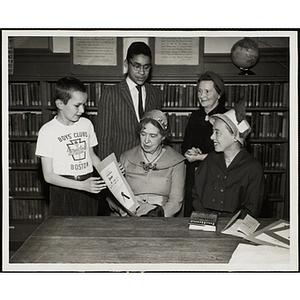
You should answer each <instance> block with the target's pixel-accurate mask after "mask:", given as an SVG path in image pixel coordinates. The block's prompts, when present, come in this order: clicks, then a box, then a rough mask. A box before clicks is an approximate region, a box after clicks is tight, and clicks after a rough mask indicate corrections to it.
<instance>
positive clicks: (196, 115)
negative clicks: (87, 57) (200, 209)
mask: <svg viewBox="0 0 300 300" xmlns="http://www.w3.org/2000/svg"><path fill="white" fill-rule="evenodd" d="M197 87H198V99H199V103H200V108H199V110H197V111H194V112H193V113H192V114H191V117H190V119H189V122H188V124H187V126H186V130H185V135H184V140H183V143H182V153H183V154H184V156H185V157H186V158H187V170H186V183H185V204H184V216H185V217H189V216H190V214H191V212H192V210H193V207H192V189H193V185H194V183H195V171H196V169H197V168H198V167H199V165H200V163H201V162H202V161H203V160H204V159H205V157H206V156H207V153H209V152H211V151H213V150H214V147H213V142H212V140H211V139H210V136H211V135H212V125H211V123H210V122H209V117H210V116H211V115H213V114H216V113H224V112H226V111H227V109H226V108H225V107H224V106H223V104H222V101H221V99H222V96H223V94H224V91H225V87H224V82H223V79H222V78H221V77H220V76H219V75H218V74H216V73H214V72H212V71H207V72H206V73H205V74H203V75H201V76H200V78H199V80H198V86H197Z"/></svg>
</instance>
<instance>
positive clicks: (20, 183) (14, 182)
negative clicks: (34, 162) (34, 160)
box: [9, 170, 44, 196]
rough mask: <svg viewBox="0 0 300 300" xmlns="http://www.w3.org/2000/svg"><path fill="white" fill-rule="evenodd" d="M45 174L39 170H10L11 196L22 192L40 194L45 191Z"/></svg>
mask: <svg viewBox="0 0 300 300" xmlns="http://www.w3.org/2000/svg"><path fill="white" fill-rule="evenodd" d="M42 178H43V175H42V174H41V173H40V172H38V171H27V170H10V171H9V192H10V195H11V196H17V195H18V194H20V193H22V194H23V193H27V194H34V195H40V194H42V193H43V192H44V186H43V182H42Z"/></svg>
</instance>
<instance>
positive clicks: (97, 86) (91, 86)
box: [44, 82, 115, 107]
mask: <svg viewBox="0 0 300 300" xmlns="http://www.w3.org/2000/svg"><path fill="white" fill-rule="evenodd" d="M113 84H115V83H103V82H90V83H88V82H85V83H84V85H85V87H86V91H87V94H88V97H87V102H86V105H87V106H89V107H95V106H98V102H99V100H100V97H101V94H102V93H103V91H104V90H105V89H106V88H107V87H108V86H110V85H113ZM44 87H45V94H46V103H47V106H54V100H55V99H54V95H55V82H44Z"/></svg>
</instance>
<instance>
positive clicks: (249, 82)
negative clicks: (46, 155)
mask: <svg viewBox="0 0 300 300" xmlns="http://www.w3.org/2000/svg"><path fill="white" fill-rule="evenodd" d="M152 42H153V41H152V40H151V43H152ZM119 44H121V43H120V42H118V45H119ZM200 45H202V46H203V44H202V41H201V39H200ZM201 49H202V48H201ZM271 56H272V57H271ZM274 57H275V58H276V59H274ZM71 62H72V58H71V55H70V54H53V53H52V52H50V51H45V50H44V51H41V50H40V51H38V50H36V51H32V50H31V51H28V50H18V51H15V62H14V64H15V70H14V75H11V76H10V78H9V86H10V90H9V96H10V97H9V101H10V102H9V153H10V159H9V163H10V168H9V177H10V185H9V189H10V219H12V220H13V219H43V218H45V217H46V216H47V215H48V206H49V202H48V194H49V193H48V185H47V184H46V183H45V182H44V180H43V176H42V171H41V164H40V161H39V160H38V159H37V158H36V157H35V156H34V150H35V144H36V139H37V132H38V130H39V128H40V126H41V125H43V124H44V123H46V122H48V121H49V120H50V119H51V118H52V117H53V115H54V114H55V111H56V110H55V107H54V105H53V103H51V101H49V99H51V94H52V90H53V84H54V83H55V82H56V81H57V80H58V79H59V78H61V77H63V76H75V77H77V78H79V79H80V80H82V81H83V82H84V83H85V84H86V85H87V87H88V91H89V102H88V105H87V108H86V113H87V115H88V116H89V117H90V118H91V120H92V121H93V122H94V118H95V117H96V113H97V102H98V99H99V97H100V95H101V92H102V91H103V89H104V88H105V86H106V85H109V84H115V83H117V82H119V81H120V80H121V79H122V78H123V75H122V74H120V73H116V74H109V75H108V76H107V77H105V73H101V72H100V73H99V69H97V70H93V71H92V72H91V73H88V72H87V70H84V72H83V73H82V74H80V69H79V70H78V69H76V72H75V73H74V68H73V66H72V63H71ZM282 62H283V63H284V64H285V65H287V66H288V50H287V49H285V50H284V51H283V50H278V51H272V52H270V51H269V50H268V51H265V52H264V51H262V53H261V58H260V62H259V64H258V65H257V66H255V67H254V68H253V71H254V72H255V73H256V74H257V75H251V76H239V75H238V73H239V70H238V69H237V68H236V67H234V66H233V64H232V63H231V60H230V56H229V55H204V54H203V51H202V52H201V65H199V67H198V69H197V71H195V73H188V72H186V70H185V71H184V72H182V74H180V70H181V69H182V70H183V69H184V67H181V69H177V71H178V72H177V71H176V72H177V73H174V72H171V71H168V70H167V71H168V72H167V73H166V69H163V68H162V66H160V69H161V70H165V71H164V72H163V71H161V70H160V72H158V71H156V72H153V75H152V77H151V78H150V82H151V83H152V84H154V85H157V87H158V88H159V89H160V91H161V97H162V99H163V103H164V105H163V111H165V112H166V113H167V114H168V116H169V120H170V123H171V126H172V134H171V135H172V138H171V145H172V146H173V147H174V148H175V149H176V150H178V151H179V152H180V151H181V150H180V147H181V142H182V140H183V135H184V131H185V126H186V123H187V121H188V117H189V115H190V114H191V112H192V111H194V110H197V109H198V105H199V104H198V100H197V92H196V86H197V79H198V76H199V74H200V73H202V72H203V71H205V70H212V71H214V72H216V73H219V74H220V75H221V76H222V77H223V79H224V82H225V84H226V92H227V93H226V97H227V98H226V100H225V101H226V105H227V106H228V107H231V106H232V103H234V99H233V98H234V97H237V95H238V94H240V95H241V94H245V96H246V97H247V98H248V105H247V114H248V117H249V122H250V123H251V125H252V127H253V128H255V130H254V129H253V131H252V133H251V134H250V137H249V141H248V142H249V145H250V146H251V147H250V149H252V151H253V155H254V156H256V157H257V158H258V159H259V160H260V161H261V163H262V165H263V167H264V170H265V177H266V189H267V193H268V197H267V200H266V201H265V206H264V210H263V216H264V217H275V218H282V217H289V179H288V174H289V166H288V155H289V139H288V130H289V128H288V125H289V91H288V87H289V78H288V74H289V72H288V69H287V68H285V67H284V66H283V63H282ZM155 67H156V66H155V65H154V66H153V69H155ZM119 69H120V68H119ZM119 69H118V71H119ZM100 71H101V70H100ZM233 88H234V90H235V92H232V90H233ZM254 90H256V94H255V93H254ZM262 90H265V91H266V90H268V93H267V92H262ZM229 91H230V93H229ZM250 91H251V92H250ZM278 93H279V94H278ZM254 95H257V98H254ZM271 95H272V96H271ZM250 96H252V98H251V102H249V99H250ZM277 96H278V97H277ZM266 97H268V101H266ZM274 99H276V100H275V102H274V101H273V100H274ZM276 101H277V102H276ZM279 101H280V102H279ZM272 122H273V123H272ZM258 123H260V124H261V125H262V124H265V125H264V127H260V125H259V126H258V125H257V124H258ZM267 124H268V125H267ZM270 124H273V125H270ZM274 124H276V125H274ZM263 128H264V129H263ZM275 128H276V130H275Z"/></svg>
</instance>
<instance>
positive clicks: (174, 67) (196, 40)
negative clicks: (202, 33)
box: [150, 36, 204, 81]
mask: <svg viewBox="0 0 300 300" xmlns="http://www.w3.org/2000/svg"><path fill="white" fill-rule="evenodd" d="M153 42H154V44H152V49H154V60H153V61H154V65H153V68H152V77H153V78H155V79H157V80H169V79H170V80H173V81H174V80H176V78H177V77H178V79H179V78H180V80H182V79H183V80H190V81H195V80H197V79H198V77H199V74H201V73H203V53H204V38H203V37H184V36H183V37H175V36H169V37H155V38H154V41H153ZM150 44H151V43H150Z"/></svg>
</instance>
